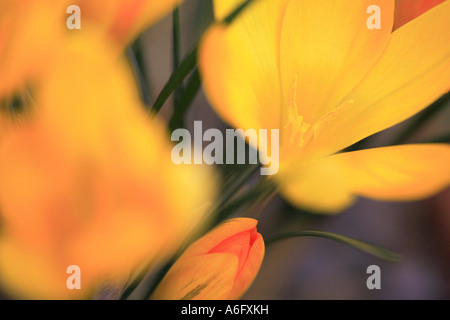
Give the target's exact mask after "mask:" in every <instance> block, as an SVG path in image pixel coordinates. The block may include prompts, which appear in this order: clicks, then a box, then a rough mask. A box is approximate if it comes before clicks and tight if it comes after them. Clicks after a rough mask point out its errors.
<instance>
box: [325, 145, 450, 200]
mask: <svg viewBox="0 0 450 320" xmlns="http://www.w3.org/2000/svg"><path fill="white" fill-rule="evenodd" d="M328 161H332V162H334V161H335V162H336V163H337V164H338V165H339V167H341V170H342V174H343V176H344V177H345V181H346V186H347V189H348V190H350V191H351V192H353V193H354V194H357V195H361V196H364V197H368V198H373V199H380V200H402V201H410V200H419V199H423V198H426V197H429V196H431V195H433V194H435V193H437V192H439V191H440V190H442V189H443V188H445V187H447V186H448V185H449V184H450V146H449V145H445V144H423V145H402V146H394V147H385V148H376V149H368V150H362V151H357V152H351V153H342V154H338V155H335V156H332V157H330V158H329V160H328Z"/></svg>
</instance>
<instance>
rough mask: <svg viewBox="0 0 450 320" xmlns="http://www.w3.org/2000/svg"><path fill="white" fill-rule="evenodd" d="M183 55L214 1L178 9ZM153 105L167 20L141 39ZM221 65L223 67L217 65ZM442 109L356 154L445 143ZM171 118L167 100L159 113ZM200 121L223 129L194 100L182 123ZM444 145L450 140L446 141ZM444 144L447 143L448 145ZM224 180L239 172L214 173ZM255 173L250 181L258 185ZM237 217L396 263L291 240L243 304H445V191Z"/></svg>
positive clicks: (449, 109) (167, 70)
mask: <svg viewBox="0 0 450 320" xmlns="http://www.w3.org/2000/svg"><path fill="white" fill-rule="evenodd" d="M180 15H181V39H182V52H183V54H186V53H188V52H189V50H190V49H191V48H193V46H194V45H195V43H196V41H198V39H199V38H200V36H201V34H202V32H203V31H204V30H205V28H206V27H207V26H208V24H209V23H210V22H211V21H212V20H213V18H212V6H211V1H209V0H208V1H206V0H189V1H188V5H187V4H186V3H185V4H184V5H182V6H181V8H180ZM139 45H140V46H141V48H142V52H143V54H144V64H145V73H146V76H147V77H148V79H149V87H150V88H148V89H149V92H150V100H151V101H154V99H155V97H156V96H157V94H158V93H159V92H160V91H161V89H162V88H163V86H164V84H165V83H166V81H167V79H168V78H169V76H170V74H171V72H172V58H171V57H172V53H171V52H172V18H171V17H170V16H169V17H166V18H165V19H164V20H162V21H161V22H159V23H158V24H157V25H155V26H154V27H152V28H151V29H150V30H148V31H146V32H145V33H144V34H143V35H142V37H141V38H140V40H139ZM218 63H220V61H218ZM445 100H446V101H443V102H442V103H441V104H443V105H441V106H439V108H434V109H433V110H434V112H430V110H431V109H428V110H425V111H424V112H422V113H421V114H419V115H417V116H416V117H414V118H412V119H410V120H408V121H406V122H405V123H402V124H400V125H398V126H396V127H394V128H391V129H389V130H386V131H385V132H382V133H380V134H377V135H375V136H373V137H370V138H369V139H367V141H363V143H362V144H360V145H358V146H357V147H358V148H367V147H377V146H384V145H390V144H393V143H395V142H396V141H398V137H399V136H400V135H403V138H402V141H401V143H411V142H429V141H436V140H439V139H437V138H440V139H443V140H445V134H448V129H449V124H450V103H449V99H448V96H447V99H445ZM171 113H172V101H171V100H169V101H168V102H167V103H166V105H165V106H164V108H163V109H162V111H161V114H162V116H163V117H165V118H166V119H169V118H170V115H171ZM424 116H425V117H426V118H427V119H428V120H427V121H426V122H425V123H423V124H420V126H417V128H415V129H414V131H413V132H412V133H405V130H406V128H410V127H411V126H413V125H414V124H415V123H416V122H417V119H419V118H424ZM194 120H201V121H203V130H206V129H208V128H219V129H222V130H225V129H226V128H227V126H226V124H224V123H223V122H222V121H221V120H220V119H219V118H218V117H217V116H216V115H215V113H214V111H212V109H211V108H210V106H209V104H208V102H207V100H206V99H205V96H204V94H203V93H202V92H201V91H200V93H199V94H198V95H197V97H196V98H195V100H194V102H193V104H192V107H191V109H190V111H189V113H188V117H187V119H186V121H185V125H186V127H187V128H190V129H192V126H193V122H194ZM447 138H448V137H447ZM446 141H448V140H446ZM219 170H221V172H222V173H223V176H224V177H225V176H226V175H227V172H229V171H232V170H236V168H235V167H232V166H222V167H220V168H219ZM258 175H259V172H257V173H256V174H255V176H254V178H253V179H255V180H256V179H258ZM267 200H268V201H262V202H261V203H260V204H259V205H256V206H252V207H251V208H249V209H247V210H241V211H238V212H236V213H235V215H237V216H251V217H257V218H258V219H259V221H260V222H259V226H258V229H259V231H260V232H261V233H262V235H263V236H268V235H272V234H276V233H281V232H288V231H299V230H303V229H313V230H321V231H329V232H334V233H338V234H342V235H346V236H349V237H354V238H357V239H359V240H363V241H367V242H370V243H373V244H377V245H379V246H382V247H384V248H386V249H389V250H391V251H394V252H395V253H397V254H399V255H400V256H401V258H400V261H399V262H398V263H390V262H385V261H383V260H380V259H377V258H374V257H372V256H368V255H366V254H364V253H361V252H360V251H358V250H356V249H354V248H352V247H350V246H348V245H344V244H341V243H336V242H333V241H330V240H325V239H319V238H296V239H289V240H283V241H279V242H275V243H273V244H270V245H269V246H267V248H266V256H265V260H264V263H263V266H262V268H261V271H260V273H259V275H258V277H257V279H256V281H255V282H254V284H253V285H252V287H251V288H250V290H249V291H248V292H247V294H246V295H245V296H244V297H243V299H288V300H289V299H449V298H450V189H449V190H446V191H444V192H442V193H440V194H438V195H436V196H434V197H433V198H430V199H427V200H424V201H418V202H413V203H385V202H376V201H371V200H368V199H360V200H359V201H358V202H357V203H356V205H354V206H353V207H352V208H350V209H349V210H348V211H346V212H343V213H342V214H340V215H338V216H330V217H328V216H317V215H312V214H309V213H307V212H301V211H298V210H296V209H294V208H292V207H290V206H289V205H288V204H286V203H285V202H284V201H283V200H282V199H281V198H279V197H278V196H275V197H273V198H271V199H267ZM370 265H378V266H379V267H380V268H381V290H369V289H367V287H366V281H367V278H368V277H369V274H366V270H367V267H368V266H370Z"/></svg>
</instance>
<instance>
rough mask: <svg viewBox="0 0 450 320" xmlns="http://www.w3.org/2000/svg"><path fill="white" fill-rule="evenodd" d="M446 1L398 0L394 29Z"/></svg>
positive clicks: (396, 2)
mask: <svg viewBox="0 0 450 320" xmlns="http://www.w3.org/2000/svg"><path fill="white" fill-rule="evenodd" d="M444 1H445V0H396V1H395V20H394V30H395V29H398V28H400V27H401V26H403V25H404V24H406V23H408V22H409V21H411V20H412V19H414V18H417V17H418V16H420V15H421V14H423V13H425V12H427V11H428V10H430V9H432V8H434V7H435V6H437V5H438V4H440V3H442V2H444Z"/></svg>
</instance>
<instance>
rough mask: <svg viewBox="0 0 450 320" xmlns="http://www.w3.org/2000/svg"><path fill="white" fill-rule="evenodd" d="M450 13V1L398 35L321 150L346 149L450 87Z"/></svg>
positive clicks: (319, 142) (318, 143)
mask: <svg viewBox="0 0 450 320" xmlns="http://www.w3.org/2000/svg"><path fill="white" fill-rule="evenodd" d="M449 17H450V1H446V2H444V3H442V4H440V5H438V6H437V7H435V8H433V9H431V10H430V11H428V12H427V13H425V14H423V15H422V16H420V17H418V18H417V19H414V20H413V21H411V22H410V23H408V24H406V25H404V26H403V27H402V28H400V29H398V30H396V31H395V32H394V33H393V34H392V37H391V41H390V42H389V45H388V47H387V48H386V51H385V52H384V54H383V56H382V57H381V58H380V60H379V61H378V62H377V64H376V65H375V66H374V68H373V69H372V70H371V71H370V73H369V75H368V76H367V77H366V78H365V79H364V80H363V81H362V82H361V83H360V84H359V85H358V87H357V88H355V90H354V91H353V92H352V93H350V94H349V95H348V96H347V97H346V98H345V99H344V100H351V101H353V103H352V105H351V106H349V107H347V108H345V109H344V110H342V112H340V113H339V114H337V115H336V116H335V117H333V119H331V121H329V122H328V123H327V126H326V127H325V128H324V129H323V130H322V132H321V133H320V134H319V135H318V136H317V137H316V140H315V141H314V143H312V144H311V145H314V146H313V147H315V148H317V150H316V151H318V152H316V153H319V154H331V153H334V152H336V151H339V150H342V149H343V148H345V147H347V146H349V145H351V144H353V143H355V142H357V141H359V140H361V139H363V138H365V137H367V136H369V135H371V134H374V133H376V132H378V131H381V130H384V129H386V128H388V127H390V126H393V125H395V124H397V123H399V122H401V121H403V120H405V119H407V118H409V117H411V116H413V115H414V114H416V113H417V112H419V111H421V110H422V109H424V108H425V107H426V106H428V105H429V104H431V103H432V102H433V101H435V100H436V99H437V98H439V97H440V96H441V95H442V94H444V93H446V92H447V91H448V88H450V77H449V74H450V19H449ZM338 132H339V134H336V133H338ZM309 151H311V150H309ZM305 152H306V151H305Z"/></svg>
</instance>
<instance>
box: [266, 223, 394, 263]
mask: <svg viewBox="0 0 450 320" xmlns="http://www.w3.org/2000/svg"><path fill="white" fill-rule="evenodd" d="M294 237H318V238H324V239H329V240H333V241H337V242H341V243H344V244H348V245H351V246H352V247H354V248H356V249H358V250H360V251H363V252H365V253H368V254H370V255H372V256H375V257H377V258H380V259H383V260H387V261H391V262H397V261H398V260H399V256H398V255H397V254H395V253H393V252H392V251H389V250H386V249H384V248H381V247H379V246H376V245H373V244H370V243H367V242H364V241H360V240H357V239H353V238H349V237H346V236H343V235H339V234H335V233H331V232H323V231H313V230H304V231H299V232H290V233H285V234H280V235H275V236H272V237H268V238H266V239H265V243H266V245H270V244H272V243H273V242H275V241H280V240H286V239H290V238H294Z"/></svg>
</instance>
